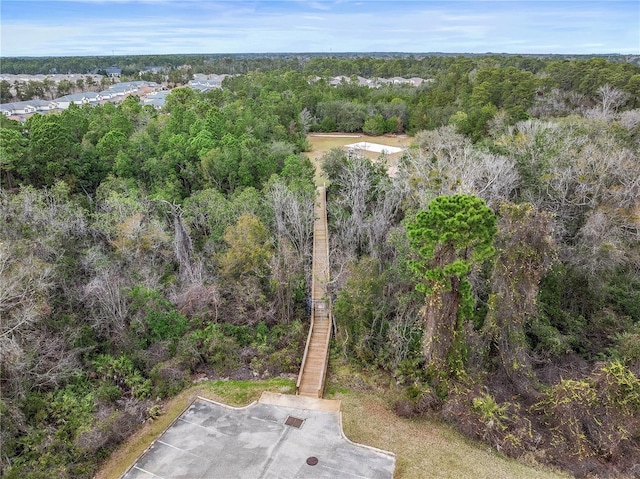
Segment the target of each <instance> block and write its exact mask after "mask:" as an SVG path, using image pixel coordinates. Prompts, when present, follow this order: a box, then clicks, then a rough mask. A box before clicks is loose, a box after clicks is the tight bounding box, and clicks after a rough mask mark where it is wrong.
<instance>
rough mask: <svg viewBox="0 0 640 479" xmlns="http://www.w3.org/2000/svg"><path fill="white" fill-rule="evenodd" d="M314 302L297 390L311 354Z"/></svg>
mask: <svg viewBox="0 0 640 479" xmlns="http://www.w3.org/2000/svg"><path fill="white" fill-rule="evenodd" d="M313 316H314V312H313V302H312V306H311V324H310V326H309V334H307V344H306V345H305V347H304V355H303V356H302V364H301V365H300V372H299V373H298V380H297V381H296V392H297V391H298V390H299V389H300V383H301V382H302V373H303V372H304V366H305V364H306V363H307V355H308V354H309V345H310V344H311V335H312V334H313V323H314V319H315V318H314V317H313Z"/></svg>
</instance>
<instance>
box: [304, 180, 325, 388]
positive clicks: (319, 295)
mask: <svg viewBox="0 0 640 479" xmlns="http://www.w3.org/2000/svg"><path fill="white" fill-rule="evenodd" d="M314 211H315V222H314V225H313V266H312V273H311V276H312V278H311V327H310V328H309V336H308V337H307V345H306V347H305V350H304V357H303V359H302V365H301V367H300V374H299V375H298V382H297V384H296V390H297V393H298V395H300V396H306V397H313V398H321V397H322V391H323V389H324V382H325V377H326V374H327V363H328V361H329V339H330V338H331V322H332V319H333V318H332V315H331V301H330V299H329V296H328V294H327V283H328V282H329V238H328V228H327V193H326V189H325V187H322V186H321V187H318V193H317V197H316V204H315V210H314Z"/></svg>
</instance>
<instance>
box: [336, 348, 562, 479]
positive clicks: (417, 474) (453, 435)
mask: <svg viewBox="0 0 640 479" xmlns="http://www.w3.org/2000/svg"><path fill="white" fill-rule="evenodd" d="M325 391H326V394H325V397H326V398H327V399H340V400H341V401H342V425H343V429H344V433H345V435H346V436H347V437H348V438H349V439H351V440H352V441H354V442H358V443H361V444H367V445H369V446H373V447H377V448H379V449H383V450H385V451H392V452H394V453H395V454H396V471H395V475H394V479H423V478H424V479H427V478H428V479H440V478H442V479H444V478H452V479H453V478H456V479H459V478H472V479H558V478H567V477H570V476H567V475H562V474H560V473H557V472H554V471H551V470H549V469H548V468H544V467H543V466H540V465H538V464H536V463H535V461H533V460H531V461H530V464H525V463H523V462H518V461H515V460H513V459H510V458H507V457H505V456H503V455H501V454H499V453H497V452H496V451H494V450H492V449H491V448H490V447H488V446H487V445H486V444H482V443H479V442H476V441H473V440H470V439H468V438H466V437H464V436H463V435H462V434H460V433H458V432H457V431H456V430H454V429H453V428H452V427H451V426H449V425H447V424H445V423H443V422H442V421H441V420H439V419H437V418H416V419H403V418H401V417H398V416H397V415H396V414H395V412H394V411H393V405H394V403H395V401H396V400H397V399H398V398H400V397H401V396H402V394H403V391H402V389H401V388H398V387H397V386H396V385H395V382H394V381H393V380H392V379H391V378H390V377H388V376H384V375H377V374H370V373H368V372H367V371H361V370H355V369H354V368H353V367H350V366H348V365H346V364H344V363H341V361H340V360H336V358H335V357H333V358H332V361H331V366H330V372H329V377H328V378H327V387H326V389H325Z"/></svg>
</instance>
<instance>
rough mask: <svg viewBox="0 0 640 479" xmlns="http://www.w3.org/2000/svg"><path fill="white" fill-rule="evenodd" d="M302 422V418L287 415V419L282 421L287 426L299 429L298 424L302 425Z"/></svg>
mask: <svg viewBox="0 0 640 479" xmlns="http://www.w3.org/2000/svg"><path fill="white" fill-rule="evenodd" d="M303 422H304V419H300V418H299V417H293V416H289V417H287V420H286V421H285V422H284V423H285V424H286V425H287V426H291V427H295V428H297V429H300V426H302V423H303Z"/></svg>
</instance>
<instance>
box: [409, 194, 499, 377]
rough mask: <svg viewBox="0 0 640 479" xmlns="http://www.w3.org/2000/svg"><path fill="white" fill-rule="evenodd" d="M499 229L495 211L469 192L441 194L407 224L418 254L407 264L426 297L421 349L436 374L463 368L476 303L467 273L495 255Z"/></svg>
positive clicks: (418, 287)
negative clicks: (466, 327) (468, 322)
mask: <svg viewBox="0 0 640 479" xmlns="http://www.w3.org/2000/svg"><path fill="white" fill-rule="evenodd" d="M495 233H496V216H495V214H494V213H493V211H491V209H490V208H489V207H488V206H487V205H486V203H485V202H484V201H483V200H481V199H480V198H477V197H475V196H471V195H453V196H440V197H438V198H436V199H434V200H433V201H432V202H431V203H429V206H428V207H427V209H426V210H424V211H420V212H419V213H418V214H417V215H416V218H415V220H413V221H410V222H408V223H407V235H408V237H409V240H410V244H411V246H412V247H413V248H414V250H415V252H416V256H417V259H414V260H411V261H410V264H409V266H410V268H411V269H412V270H413V271H414V272H415V273H416V274H417V275H418V278H419V281H420V282H419V283H418V285H417V286H416V288H417V289H418V290H419V291H421V292H423V293H424V294H425V295H426V300H427V301H426V304H425V306H424V311H423V314H424V334H423V340H422V352H423V354H424V359H425V361H426V367H427V369H428V370H429V371H430V372H431V373H433V374H434V375H436V376H438V377H446V376H450V375H452V374H455V373H456V372H460V371H461V368H462V363H463V348H464V338H463V332H462V325H463V321H464V320H468V319H471V316H472V314H473V307H474V300H473V296H472V294H471V283H470V282H469V279H468V276H469V274H470V273H471V271H472V269H473V267H474V266H476V265H479V264H482V262H483V261H485V260H487V259H488V258H490V257H491V256H492V255H493V254H494V247H493V237H494V235H495Z"/></svg>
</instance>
